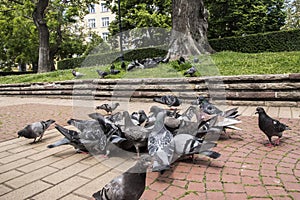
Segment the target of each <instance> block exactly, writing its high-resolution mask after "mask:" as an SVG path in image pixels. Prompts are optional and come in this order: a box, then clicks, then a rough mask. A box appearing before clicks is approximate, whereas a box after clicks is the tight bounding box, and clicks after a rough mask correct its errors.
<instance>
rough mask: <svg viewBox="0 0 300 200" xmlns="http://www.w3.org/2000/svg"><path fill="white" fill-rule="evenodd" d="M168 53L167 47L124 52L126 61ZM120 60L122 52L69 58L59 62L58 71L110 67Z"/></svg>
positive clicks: (161, 55) (162, 55)
mask: <svg viewBox="0 0 300 200" xmlns="http://www.w3.org/2000/svg"><path fill="white" fill-rule="evenodd" d="M167 53H168V51H167V50H166V47H163V46H162V47H150V48H144V49H134V50H127V51H124V60H125V61H132V60H136V59H144V58H154V57H164V56H166V54H167ZM119 58H120V52H112V53H107V54H93V55H89V56H82V57H78V58H69V59H64V60H61V61H58V62H57V69H59V70H61V69H74V68H79V67H92V66H100V65H109V64H111V63H113V62H115V61H118V60H119Z"/></svg>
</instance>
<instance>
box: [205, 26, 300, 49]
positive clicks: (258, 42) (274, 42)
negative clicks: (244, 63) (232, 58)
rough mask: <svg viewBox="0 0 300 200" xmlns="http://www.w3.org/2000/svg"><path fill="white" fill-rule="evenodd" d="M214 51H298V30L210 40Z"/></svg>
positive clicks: (299, 45)
mask: <svg viewBox="0 0 300 200" xmlns="http://www.w3.org/2000/svg"><path fill="white" fill-rule="evenodd" d="M209 43H210V45H211V47H212V48H213V49H214V50H215V51H235V52H243V53H259V52H281V51H299V50H300V30H290V31H276V32H270V33H258V34H252V35H246V36H241V37H227V38H219V39H210V40H209Z"/></svg>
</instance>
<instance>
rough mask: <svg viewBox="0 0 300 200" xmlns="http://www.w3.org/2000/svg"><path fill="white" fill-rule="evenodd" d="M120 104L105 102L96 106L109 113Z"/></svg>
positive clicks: (97, 108)
mask: <svg viewBox="0 0 300 200" xmlns="http://www.w3.org/2000/svg"><path fill="white" fill-rule="evenodd" d="M118 106H120V104H119V103H118V102H116V103H111V104H108V103H105V104H102V105H100V106H96V110H99V109H100V110H105V111H106V112H107V113H108V114H111V113H112V112H113V111H114V110H115V109H116V108H117V107H118Z"/></svg>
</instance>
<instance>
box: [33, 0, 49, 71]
mask: <svg viewBox="0 0 300 200" xmlns="http://www.w3.org/2000/svg"><path fill="white" fill-rule="evenodd" d="M48 4H49V0H38V1H37V2H36V3H35V9H34V11H33V21H34V23H35V25H36V27H37V29H38V32H39V60H38V72H39V73H40V72H48V71H51V62H50V43H49V37H50V36H49V35H50V34H49V29H48V26H47V24H46V21H45V10H46V8H47V7H48Z"/></svg>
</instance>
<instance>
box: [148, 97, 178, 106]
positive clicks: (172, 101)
mask: <svg viewBox="0 0 300 200" xmlns="http://www.w3.org/2000/svg"><path fill="white" fill-rule="evenodd" d="M153 101H155V102H158V103H161V104H165V105H167V106H169V107H173V106H174V107H177V106H180V105H181V103H182V102H181V100H179V99H178V97H176V96H174V95H164V96H161V97H155V98H153Z"/></svg>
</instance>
